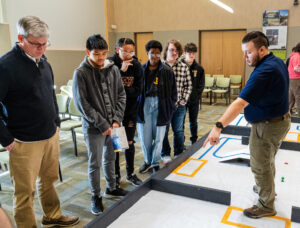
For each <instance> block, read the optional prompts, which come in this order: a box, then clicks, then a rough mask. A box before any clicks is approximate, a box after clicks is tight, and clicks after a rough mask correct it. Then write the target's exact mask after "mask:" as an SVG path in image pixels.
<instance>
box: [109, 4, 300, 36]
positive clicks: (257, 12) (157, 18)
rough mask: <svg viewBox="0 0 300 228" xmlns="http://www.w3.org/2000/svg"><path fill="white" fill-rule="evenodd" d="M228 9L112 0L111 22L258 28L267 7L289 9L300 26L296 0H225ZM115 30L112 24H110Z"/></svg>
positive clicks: (152, 27) (120, 28)
mask: <svg viewBox="0 0 300 228" xmlns="http://www.w3.org/2000/svg"><path fill="white" fill-rule="evenodd" d="M224 2H225V3H226V4H227V5H229V6H230V7H232V8H233V10H234V14H231V13H228V12H227V11H225V10H223V9H222V8H220V7H218V6H216V5H215V4H213V3H212V2H210V1H209V0H184V1H182V0H163V1H161V0H142V1H141V0H126V1H124V0H109V3H108V11H113V12H114V13H111V14H110V15H109V17H108V25H109V26H110V25H111V24H115V25H117V29H116V30H114V31H115V32H151V31H168V30H210V29H213V30H215V29H240V28H258V27H261V25H262V14H263V11H265V10H278V9H288V10H289V26H291V27H295V26H300V6H296V7H295V6H293V2H294V1H293V0H251V1H250V0H249V1H248V0H226V1H225V0H224ZM109 29H110V31H111V28H109Z"/></svg>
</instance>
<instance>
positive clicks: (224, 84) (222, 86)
mask: <svg viewBox="0 0 300 228" xmlns="http://www.w3.org/2000/svg"><path fill="white" fill-rule="evenodd" d="M212 94H213V95H214V102H215V103H216V101H217V94H221V95H222V94H224V97H225V100H226V105H228V104H229V99H230V78H225V77H217V78H216V86H215V88H214V89H212Z"/></svg>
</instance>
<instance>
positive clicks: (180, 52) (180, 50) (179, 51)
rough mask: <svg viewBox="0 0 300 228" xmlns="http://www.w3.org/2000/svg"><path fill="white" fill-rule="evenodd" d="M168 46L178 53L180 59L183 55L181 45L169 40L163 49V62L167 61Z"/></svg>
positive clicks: (176, 41)
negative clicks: (171, 46) (172, 46)
mask: <svg viewBox="0 0 300 228" xmlns="http://www.w3.org/2000/svg"><path fill="white" fill-rule="evenodd" d="M170 44H173V45H174V46H175V47H176V50H177V51H178V57H180V56H181V55H182V53H183V48H182V45H181V43H180V42H179V41H178V40H175V39H172V40H169V41H168V43H167V45H166V47H165V51H164V60H166V59H167V52H168V48H169V45H170Z"/></svg>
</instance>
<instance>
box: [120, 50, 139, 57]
mask: <svg viewBox="0 0 300 228" xmlns="http://www.w3.org/2000/svg"><path fill="white" fill-rule="evenodd" d="M119 50H120V51H121V52H122V54H123V55H130V56H131V57H132V56H134V55H135V51H132V52H126V51H123V50H122V48H119Z"/></svg>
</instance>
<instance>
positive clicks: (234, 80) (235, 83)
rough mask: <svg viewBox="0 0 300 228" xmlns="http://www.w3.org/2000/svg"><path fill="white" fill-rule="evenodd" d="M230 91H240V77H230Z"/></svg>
mask: <svg viewBox="0 0 300 228" xmlns="http://www.w3.org/2000/svg"><path fill="white" fill-rule="evenodd" d="M229 78H230V91H233V90H234V89H238V90H239V93H240V92H241V89H242V75H233V74H232V75H230V76H229Z"/></svg>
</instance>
